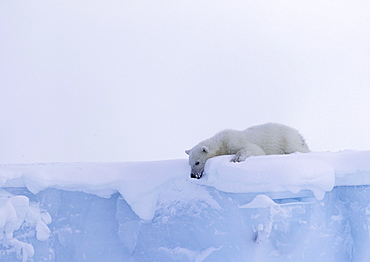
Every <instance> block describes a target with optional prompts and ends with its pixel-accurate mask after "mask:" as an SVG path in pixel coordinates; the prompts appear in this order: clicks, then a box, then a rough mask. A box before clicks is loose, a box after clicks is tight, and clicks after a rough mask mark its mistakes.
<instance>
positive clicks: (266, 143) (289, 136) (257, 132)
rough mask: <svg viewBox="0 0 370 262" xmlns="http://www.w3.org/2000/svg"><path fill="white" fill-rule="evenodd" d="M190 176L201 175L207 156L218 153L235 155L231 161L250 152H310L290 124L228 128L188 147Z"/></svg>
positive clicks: (274, 153) (269, 153) (267, 153)
mask: <svg viewBox="0 0 370 262" xmlns="http://www.w3.org/2000/svg"><path fill="white" fill-rule="evenodd" d="M185 152H186V154H188V155H189V165H190V166H191V175H190V177H191V178H197V179H199V178H201V177H202V176H203V172H204V165H205V163H206V161H207V159H209V158H211V157H215V156H220V155H234V154H235V156H234V157H233V158H232V159H231V162H241V161H244V160H245V159H246V158H247V157H249V156H261V155H277V154H290V153H294V152H302V153H307V152H310V150H309V149H308V146H307V144H306V142H305V141H304V139H303V137H302V136H301V135H300V134H299V132H298V131H297V130H295V129H293V128H291V127H289V126H286V125H282V124H276V123H267V124H263V125H259V126H252V127H250V128H248V129H246V130H243V131H238V130H232V129H227V130H224V131H221V132H219V133H217V134H216V135H214V136H213V137H211V138H208V139H206V140H204V141H202V142H200V143H199V144H197V145H196V146H194V147H193V148H192V149H190V150H186V151H185Z"/></svg>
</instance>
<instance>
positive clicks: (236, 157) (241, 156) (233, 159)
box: [230, 154, 247, 163]
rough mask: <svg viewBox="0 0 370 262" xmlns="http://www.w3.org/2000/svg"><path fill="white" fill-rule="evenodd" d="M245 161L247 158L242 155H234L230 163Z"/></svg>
mask: <svg viewBox="0 0 370 262" xmlns="http://www.w3.org/2000/svg"><path fill="white" fill-rule="evenodd" d="M245 159H247V156H246V155H244V154H236V155H235V156H234V157H233V158H232V159H231V160H230V162H234V163H235V162H243V161H244V160H245Z"/></svg>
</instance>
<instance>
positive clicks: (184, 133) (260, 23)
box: [0, 0, 370, 163]
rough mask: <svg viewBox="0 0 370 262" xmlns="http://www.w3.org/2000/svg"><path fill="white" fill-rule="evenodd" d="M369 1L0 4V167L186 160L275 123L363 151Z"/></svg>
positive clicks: (322, 145)
mask: <svg viewBox="0 0 370 262" xmlns="http://www.w3.org/2000/svg"><path fill="white" fill-rule="evenodd" d="M369 14H370V2H369V1H324V2H323V1H295V0H291V1H284V0H283V1H249V0H243V1H199V0H196V1H191V0H186V1H177V0H176V1H163V0H159V1H140V0H139V1H128V0H120V1H118V0H116V1H115V0H108V1H96V0H94V1H91V0H89V1H87V0H83V1H75V0H73V1H72V0H63V1H62V0H60V1H20V0H12V1H1V2H0V92H1V93H0V123H1V128H0V148H1V150H0V163H30V162H61V161H62V162H64V161H67V162H71V161H73V162H75V161H147V160H160V159H174V158H186V155H185V153H184V150H185V149H189V148H190V147H192V146H194V145H195V144H196V143H198V142H200V141H201V140H203V139H205V138H208V137H210V136H212V135H213V134H215V133H216V132H218V131H220V130H222V129H225V128H234V129H245V128H247V127H249V126H252V125H257V124H262V123H265V122H279V123H284V124H287V125H290V126H292V127H294V128H296V129H298V130H299V131H300V132H301V133H302V134H303V136H304V137H305V138H306V141H307V143H308V145H309V146H310V148H311V150H313V151H338V150H345V149H358V150H370V131H369V130H370V117H369V113H370V102H369V101H370V48H369V46H370V15H369Z"/></svg>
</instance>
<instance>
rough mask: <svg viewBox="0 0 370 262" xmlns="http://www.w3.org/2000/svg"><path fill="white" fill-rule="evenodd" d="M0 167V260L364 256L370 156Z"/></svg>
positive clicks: (368, 246) (368, 245)
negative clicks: (194, 164) (193, 165)
mask: <svg viewBox="0 0 370 262" xmlns="http://www.w3.org/2000/svg"><path fill="white" fill-rule="evenodd" d="M230 158H231V157H230V156H222V157H217V158H213V159H210V160H209V161H208V162H207V164H206V167H205V176H204V177H203V178H202V179H200V180H193V179H190V178H189V174H190V168H189V166H188V164H187V160H169V161H156V162H132V163H129V162H128V163H47V164H27V165H21V164H17V165H1V166H0V186H1V188H2V189H1V191H0V230H1V232H2V234H1V237H0V258H1V261H15V260H17V259H18V260H20V261H32V260H33V261H103V260H104V261H108V260H109V261H287V260H292V261H365V260H366V259H370V251H368V250H370V230H369V226H370V204H369V203H370V202H369V200H370V191H369V192H368V188H369V186H368V185H370V151H343V152H337V153H330V152H326V153H307V154H300V153H297V154H292V155H276V156H261V157H250V158H248V159H247V160H246V161H245V162H242V163H230V162H229V160H230Z"/></svg>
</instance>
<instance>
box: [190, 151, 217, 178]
mask: <svg viewBox="0 0 370 262" xmlns="http://www.w3.org/2000/svg"><path fill="white" fill-rule="evenodd" d="M185 153H186V154H188V155H189V165H190V166H191V174H190V177H191V178H196V179H199V178H201V177H202V176H203V172H204V165H205V163H206V161H207V159H208V158H210V157H211V156H210V153H209V149H208V148H207V147H206V146H204V145H201V144H199V145H196V146H195V147H193V148H192V149H190V150H185Z"/></svg>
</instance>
